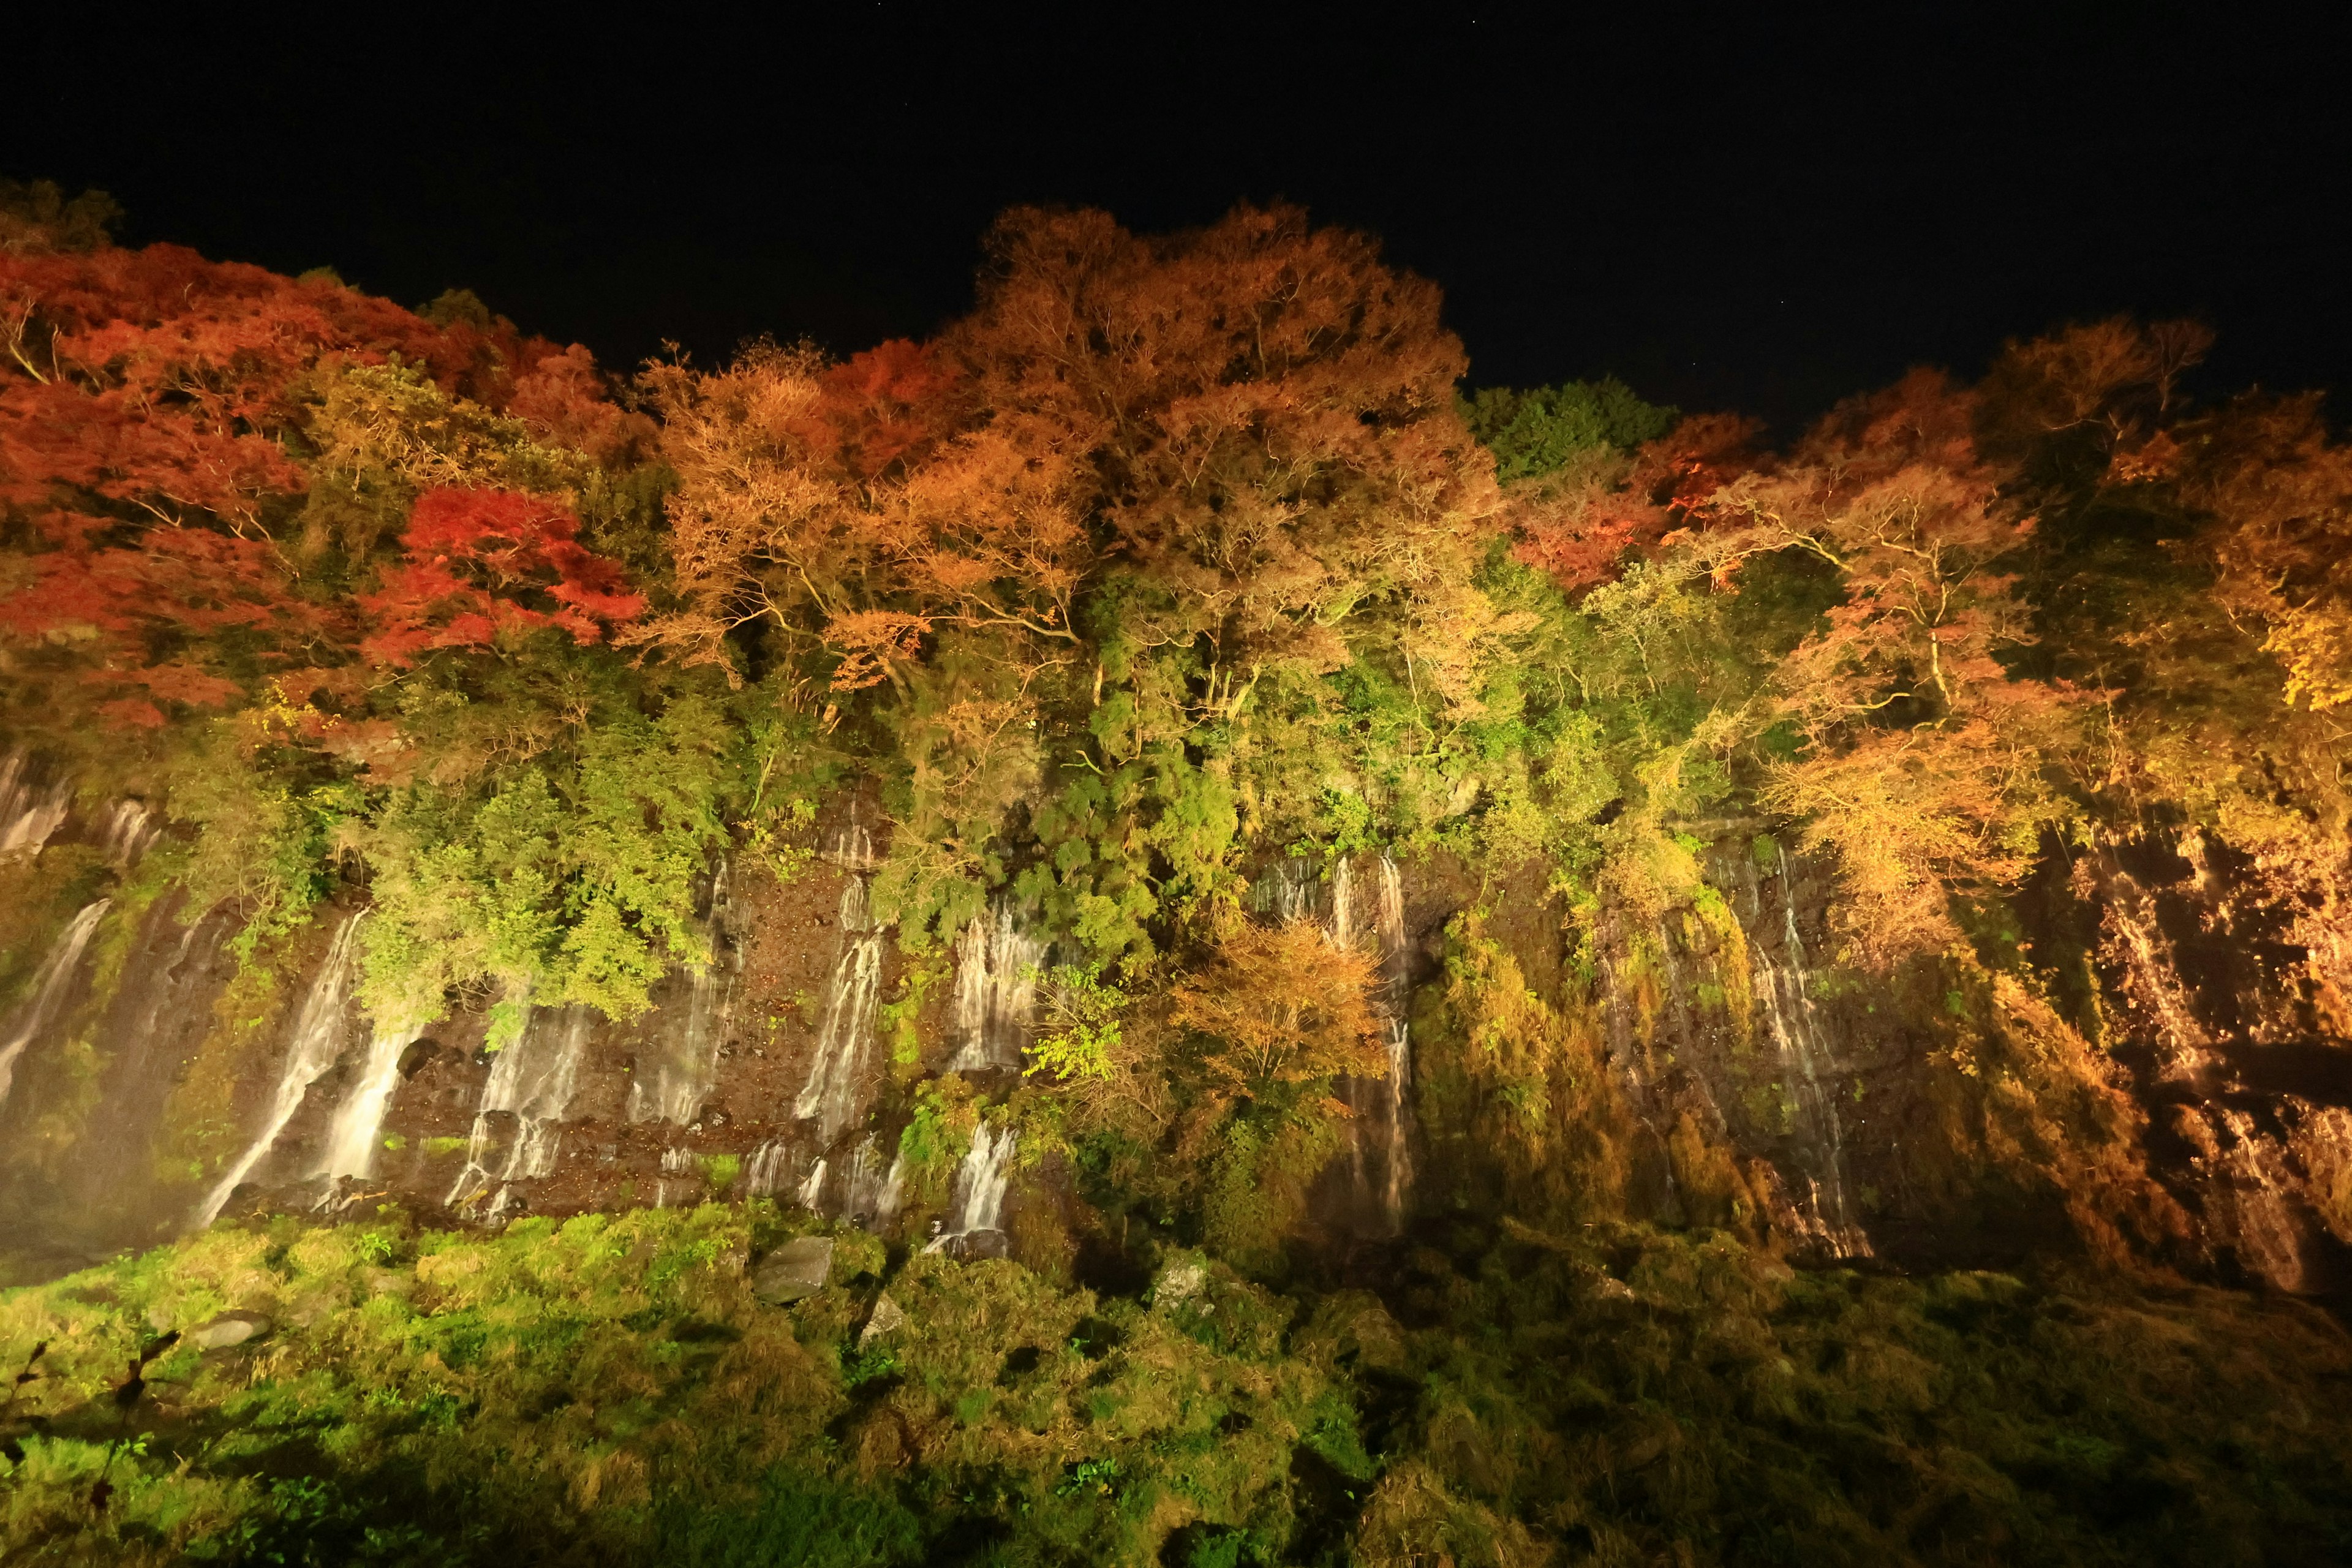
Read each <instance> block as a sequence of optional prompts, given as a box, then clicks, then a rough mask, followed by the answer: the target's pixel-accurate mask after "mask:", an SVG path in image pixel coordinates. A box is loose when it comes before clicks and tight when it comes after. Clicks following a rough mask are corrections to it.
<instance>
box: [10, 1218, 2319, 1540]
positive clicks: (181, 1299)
mask: <svg viewBox="0 0 2352 1568" xmlns="http://www.w3.org/2000/svg"><path fill="white" fill-rule="evenodd" d="M765 1212H767V1211H761V1213H765ZM772 1223H773V1222H772V1219H770V1218H761V1217H759V1215H755V1214H753V1213H750V1212H747V1211H744V1210H740V1209H731V1208H725V1207H720V1206H718V1205H709V1206H705V1207H703V1208H699V1209H686V1210H664V1211H649V1212H640V1213H636V1214H631V1215H618V1216H611V1215H583V1216H580V1217H578V1218H575V1219H572V1220H569V1221H566V1222H563V1223H562V1224H556V1223H553V1222H551V1221H547V1220H525V1221H521V1222H519V1223H517V1224H516V1225H514V1226H510V1227H509V1229H508V1230H507V1232H506V1233H505V1234H504V1235H502V1236H499V1237H473V1236H465V1235H457V1234H447V1233H436V1232H415V1231H409V1230H406V1229H404V1228H402V1227H400V1226H385V1225H376V1226H345V1227H313V1226H304V1225H302V1224H300V1223H299V1222H297V1221H294V1220H292V1219H284V1220H279V1221H277V1222H273V1224H272V1225H271V1226H270V1227H268V1228H267V1229H245V1228H239V1227H236V1226H219V1227H215V1229H214V1230H213V1231H211V1232H209V1233H207V1234H205V1235H204V1236H201V1237H193V1238H190V1239H189V1240H187V1241H185V1242H183V1243H180V1244H177V1245H175V1246H173V1247H166V1248H163V1249H159V1250H157V1251H155V1252H152V1253H149V1254H146V1255H144V1256H142V1257H139V1258H121V1259H119V1260H117V1261H115V1262H113V1263H110V1264H108V1265H106V1266H103V1267H102V1268H99V1269H95V1270H91V1271H89V1272H88V1273H85V1274H82V1275H79V1276H75V1277H73V1278H72V1279H67V1280H61V1281H59V1282H58V1283H57V1284H55V1285H51V1286H47V1287H42V1288H39V1289H25V1290H16V1291H10V1292H7V1293H6V1294H5V1295H0V1342H5V1347H13V1348H11V1349H9V1350H8V1354H9V1357H10V1364H16V1363H17V1362H18V1361H20V1360H21V1358H22V1355H23V1352H24V1350H25V1348H26V1347H28V1346H29V1345H30V1344H31V1343H32V1342H35V1341H37V1340H38V1341H41V1342H46V1343H47V1346H48V1349H47V1352H46V1355H45V1356H44V1357H43V1358H42V1360H41V1361H40V1362H39V1363H37V1370H38V1372H39V1373H40V1375H39V1376H37V1378H35V1379H34V1380H32V1381H31V1382H29V1383H27V1384H25V1385H23V1387H22V1389H21V1390H20V1392H19V1393H18V1395H17V1401H16V1405H14V1406H12V1408H11V1410H10V1411H9V1413H8V1414H7V1415H6V1416H5V1420H6V1422H7V1423H8V1424H9V1431H8V1433H7V1434H6V1435H7V1436H8V1437H9V1438H10V1439H11V1440H12V1442H13V1443H14V1444H15V1447H14V1448H12V1449H11V1450H10V1453H11V1456H12V1457H11V1458H9V1459H7V1460H0V1463H5V1464H7V1465H8V1467H9V1469H8V1485H7V1487H6V1488H5V1503H0V1550H5V1551H7V1552H9V1553H10V1554H11V1555H12V1556H16V1555H37V1556H40V1557H45V1558H47V1559H49V1560H57V1561H68V1562H101V1561H102V1562H109V1563H140V1564H148V1563H153V1564H158V1565H160V1564H161V1563H164V1562H167V1561H187V1562H200V1563H201V1562H257V1561H258V1562H268V1561H284V1562H289V1563H329V1562H332V1563H374V1562H383V1563H393V1562H416V1561H430V1562H435V1563H449V1564H463V1563H491V1562H496V1563H555V1562H571V1561H615V1562H663V1563H698V1564H700V1563H711V1564H719V1563H746V1564H748V1563H768V1562H774V1561H780V1560H789V1561H792V1562H794V1563H844V1564H846V1563H910V1564H911V1563H921V1562H927V1561H937V1560H940V1559H941V1558H942V1557H945V1556H948V1555H950V1553H951V1552H956V1551H960V1550H962V1549H963V1548H964V1547H968V1546H969V1545H970V1544H971V1542H973V1541H974V1540H975V1539H978V1540H983V1541H986V1542H990V1543H991V1544H990V1546H989V1550H990V1551H991V1552H992V1553H993V1560H995V1561H999V1562H1003V1563H1052V1562H1066V1561H1087V1562H1098V1563H1131V1564H1136V1565H1138V1568H1141V1565H1143V1564H1149V1563H1159V1562H1173V1563H1243V1562H1252V1561H1256V1562H1276V1561H1299V1560H1310V1561H1311V1560H1318V1559H1319V1558H1320V1557H1321V1556H1322V1554H1324V1553H1326V1552H1341V1553H1343V1554H1346V1555H1348V1556H1350V1557H1351V1558H1352V1559H1353V1560H1355V1561H1360V1562H1372V1563H1407V1562H1410V1561H1411V1560H1412V1557H1413V1556H1414V1555H1415V1554H1416V1553H1418V1554H1420V1555H1422V1556H1423V1558H1424V1559H1425V1558H1427V1557H1429V1556H1431V1555H1433V1554H1434V1553H1436V1552H1439V1551H1441V1550H1442V1551H1444V1552H1449V1553H1452V1554H1454V1555H1455V1557H1456V1560H1457V1561H1484V1562H1490V1563H1500V1562H1504V1561H1521V1560H1541V1558H1542V1557H1543V1556H1544V1554H1545V1553H1547V1552H1553V1553H1557V1552H1559V1551H1561V1550H1564V1549H1565V1548H1566V1547H1567V1546H1568V1545H1570V1543H1591V1546H1592V1547H1593V1548H1594V1549H1595V1550H1598V1551H1601V1552H1609V1553H1613V1554H1615V1555H1617V1556H1618V1557H1620V1558H1622V1559H1625V1560H1630V1561H1646V1560H1654V1559H1658V1558H1665V1559H1668V1560H1680V1561H1688V1562H1695V1563H1718V1562H1721V1563H1729V1562H1754V1561H1759V1560H1760V1561H1776V1560H1801V1561H1812V1562H1823V1563H1878V1562H1884V1561H1887V1560H1890V1559H1899V1560H1905V1561H1916V1562H1923V1563H1978V1562H1985V1561H1996V1560H2000V1559H2002V1558H2004V1557H2007V1556H2009V1555H2011V1554H2013V1552H2023V1553H2024V1554H2027V1555H2030V1556H2031V1557H2032V1558H2033V1559H2034V1560H2036V1561H2043V1562H2065V1563H2144V1562H2181V1563H2187V1562H2197V1561H2210V1560H2212V1559H2213V1557H2215V1556H2216V1555H2220V1556H2223V1557H2227V1556H2228V1555H2229V1554H2230V1553H2231V1552H2246V1553H2250V1554H2252V1557H2253V1558H2254V1559H2256V1560H2278V1559H2282V1558H2293V1557H2296V1556H2301V1557H2304V1558H2305V1559H2313V1560H2327V1559H2330V1558H2333V1557H2336V1556H2339V1555H2341V1554H2342V1551H2343V1549H2344V1547H2345V1546H2346V1545H2347V1542H2352V1479H2347V1473H2346V1470H2345V1467H2344V1462H2343V1459H2342V1453H2343V1451H2344V1447H2345V1443H2346V1439H2347V1432H2346V1431H2345V1421H2346V1417H2345V1415H2344V1413H2343V1412H2342V1411H2341V1410H2340V1409H2339V1408H2337V1406H2336V1404H2333V1403H2330V1402H2329V1400H2328V1399H2327V1397H2326V1389H2327V1388H2328V1387H2329V1386H2331V1385H2332V1384H2333V1382H2334V1381H2335V1380H2336V1379H2339V1378H2341V1377H2342V1376H2344V1375H2346V1373H2347V1371H2352V1359H2347V1351H2346V1349H2345V1347H2344V1345H2343V1343H2342V1336H2341V1335H2340V1334H2337V1333H2336V1332H2334V1331H2332V1330H2330V1329H2328V1328H2327V1327H2326V1326H2325V1325H2324V1324H2322V1323H2320V1322H2318V1321H2315V1320H2313V1319H2311V1318H2310V1317H2309V1316H2308V1315H2307V1314H2305V1313H2303V1312H2301V1311H2299V1310H2296V1309H2294V1307H2293V1306H2292V1305H2291V1304H2287V1303H2282V1302H2274V1301H2273V1302H2265V1301H2263V1300H2257V1299H2254V1298H2250V1297H2246V1296H2242V1295H2231V1294H2225V1293H2222V1292H2217V1291H2208V1290H2194V1289H2177V1288H2176V1289H2169V1290H2167V1291H2164V1292H2162V1293H2159V1294H2154V1295H2143V1294H2139V1293H2137V1292H2134V1291H2132V1290H2130V1289H2127V1288H2124V1287H2120V1286H2106V1287H2100V1288H2092V1287H2088V1286H2084V1285H2080V1284H2066V1283H2061V1282H2057V1281H2034V1280H2031V1279H2021V1278H2016V1277H2011V1276H2005V1275H2000V1274H1983V1273H1958V1274H1947V1275H1937V1276H1930V1277H1925V1278H1918V1279H1910V1278H1904V1277H1899V1276H1888V1275H1859V1274H1853V1273H1847V1272H1831V1273H1823V1274H1817V1275H1799V1274H1795V1273H1792V1272H1791V1271H1790V1270H1789V1269H1788V1268H1785V1267H1784V1266H1782V1265H1781V1264H1780V1263H1779V1262H1777V1261H1776V1260H1774V1259H1773V1258H1771V1257H1769V1255H1768V1254H1765V1253H1761V1252H1757V1251H1752V1250H1749V1249H1748V1248H1745V1247H1740V1246H1739V1245H1738V1244H1737V1243H1734V1242H1732V1241H1730V1240H1729V1239H1727V1238H1726V1237H1721V1236H1708V1235H1705V1234H1701V1235H1696V1236H1691V1237H1670V1236H1664V1235H1660V1234H1658V1233H1655V1232H1653V1231H1649V1230H1645V1229H1642V1228H1639V1227H1625V1226H1606V1225H1603V1226H1594V1227H1585V1228H1578V1229H1576V1230H1575V1232H1574V1238H1573V1239H1570V1238H1569V1237H1560V1236H1555V1235H1552V1234H1549V1233H1547V1232H1544V1231H1541V1230H1537V1229H1532V1228H1530V1227H1528V1226H1524V1225H1519V1224H1516V1223H1508V1222H1507V1223H1506V1224H1505V1225H1504V1226H1502V1228H1501V1229H1500V1230H1499V1231H1498V1232H1496V1233H1492V1234H1489V1235H1487V1236H1486V1237H1484V1238H1483V1239H1482V1238H1478V1237H1472V1236H1468V1235H1465V1236H1464V1237H1462V1238H1461V1241H1460V1245H1459V1247H1458V1248H1457V1250H1455V1251H1454V1252H1452V1253H1448V1252H1445V1251H1441V1250H1435V1249H1431V1248H1427V1247H1423V1248H1420V1249H1418V1250H1414V1251H1412V1252H1410V1253H1408V1254H1405V1255H1402V1257H1401V1258H1400V1259H1399V1261H1398V1263H1397V1264H1396V1266H1395V1267H1394V1268H1392V1269H1391V1270H1390V1271H1388V1272H1387V1274H1386V1275H1385V1276H1384V1277H1383V1279H1382V1280H1381V1291H1380V1293H1379V1294H1378V1295H1374V1294H1372V1293H1370V1292H1364V1291H1351V1292H1340V1293H1337V1294H1332V1295H1319V1296H1316V1297H1314V1298H1312V1299H1311V1300H1307V1301H1303V1302H1302V1301H1294V1300H1290V1299H1287V1298H1285V1297H1283V1296H1280V1295H1277V1294H1276V1293H1274V1292H1272V1291H1269V1290H1267V1289H1265V1288H1264V1287H1261V1286H1254V1285H1251V1284H1249V1283H1247V1282H1246V1281H1244V1280H1242V1279H1237V1278H1235V1277H1234V1275H1233V1274H1232V1273H1231V1271H1230V1270H1228V1269H1225V1268H1222V1267H1220V1266H1218V1265H1216V1264H1214V1263H1213V1262H1203V1261H1202V1260H1201V1259H1200V1258H1199V1255H1197V1254H1179V1253H1171V1255H1170V1256H1169V1258H1167V1259H1166V1263H1167V1266H1168V1267H1169V1268H1171V1269H1172V1268H1178V1267H1180V1266H1181V1267H1185V1268H1189V1269H1190V1270H1192V1275H1191V1282H1190V1285H1189V1288H1187V1289H1176V1290H1171V1293H1170V1294H1169V1299H1168V1300H1160V1301H1157V1302H1155V1303H1154V1304H1153V1305H1151V1306H1150V1307H1146V1306H1143V1305H1142V1304H1140V1303H1138V1302H1136V1301H1133V1300H1118V1299H1108V1298H1101V1297H1097V1296H1095V1295H1094V1294H1092V1293H1091V1292H1087V1291H1083V1290H1067V1289H1057V1288H1055V1287H1053V1286H1051V1285H1048V1284H1046V1283H1045V1281H1043V1280H1041V1279H1038V1278H1037V1277H1036V1276H1034V1275H1033V1274H1030V1273H1029V1272H1028V1271H1027V1270H1025V1269H1023V1268H1020V1267H1019V1266H1018V1265H1015V1264H1012V1263H1007V1262H1003V1261H993V1262H981V1263H974V1264H968V1265H966V1264H956V1263H952V1262H950V1261H948V1260H946V1259H944V1258H936V1257H918V1258H912V1259H909V1260H908V1262H907V1263H906V1265H905V1266H904V1267H903V1268H899V1269H898V1271H897V1272H896V1273H895V1274H894V1275H893V1276H892V1278H891V1279H890V1281H889V1289H890V1292H891V1295H892V1298H893V1300H896V1301H897V1302H898V1304H899V1305H900V1306H901V1307H902V1308H903V1309H904V1311H905V1313H906V1321H905V1322H904V1323H903V1324H901V1325H900V1326H899V1327H898V1328H896V1329H894V1330H892V1331H889V1334H888V1336H887V1338H885V1339H882V1340H880V1341H877V1342H874V1343H872V1344H869V1345H867V1346H866V1348H864V1349H861V1350H857V1351H855V1352H846V1351H844V1350H843V1349H842V1347H843V1346H844V1345H845V1342H847V1341H848V1340H849V1339H850V1338H852V1337H854V1335H855V1334H856V1328H857V1325H858V1324H859V1323H860V1322H861V1321H863V1320H864V1318H865V1317H866V1304H865V1302H864V1300H862V1299H860V1298H859V1297H858V1296H857V1295H856V1292H855V1291H854V1290H852V1289H846V1288H844V1287H835V1288H832V1289H827V1290H826V1291H824V1292H822V1293H820V1294H819V1295H818V1296H816V1297H814V1298H812V1299H810V1300H807V1301H804V1302H803V1303H801V1304H800V1305H798V1306H795V1307H793V1308H791V1309H776V1308H772V1307H765V1306H762V1305H761V1304H760V1303H759V1302H758V1301H756V1300H754V1299H753V1298H752V1295H751V1287H750V1280H749V1279H748V1278H747V1271H746V1268H745V1262H746V1258H747V1256H748V1253H749V1248H750V1245H751V1236H752V1232H753V1230H754V1228H755V1226H772ZM772 1239H775V1238H774V1237H772ZM1171 1278H1172V1276H1171ZM230 1307H238V1308H245V1309H248V1310H261V1311H263V1312H265V1313H267V1314H268V1315H269V1316H270V1317H271V1318H272V1319H273V1321H275V1322H276V1324H277V1325H278V1326H277V1327H276V1328H275V1330H274V1331H272V1332H271V1334H270V1335H269V1336H268V1337H267V1338H266V1339H264V1340H261V1341H257V1342H254V1343H253V1344H252V1345H251V1346H249V1347H242V1348H239V1349H236V1350H231V1351H225V1352H197V1351H196V1350H194V1348H193V1347H188V1346H185V1345H183V1346H182V1347H179V1348H176V1349H173V1350H170V1351H168V1352H164V1353H163V1354H162V1355H161V1356H160V1357H159V1358H158V1359H156V1360H154V1361H153V1362H152V1363H150V1366H149V1368H148V1373H147V1376H148V1378H149V1384H148V1385H147V1386H148V1388H149V1389H151V1390H153V1391H156V1393H161V1391H163V1390H169V1394H168V1397H163V1398H160V1399H159V1398H158V1397H156V1395H155V1394H150V1393H134V1394H133V1395H132V1397H131V1400H130V1401H129V1402H128V1403H124V1402H121V1401H118V1399H117V1397H116V1394H115V1391H116V1388H117V1385H118V1384H120V1383H121V1375H122V1373H121V1369H122V1365H123V1362H124V1360H125V1359H126V1357H127V1356H128V1355H130V1354H132V1353H135V1352H136V1348H137V1347H139V1346H141V1345H142V1344H150V1343H152V1341H153V1338H154V1334H155V1331H154V1330H153V1329H152V1327H151V1326H150V1325H151V1324H152V1323H168V1324H172V1325H174V1326H180V1325H186V1324H191V1323H194V1322H198V1321H203V1320H204V1319H205V1318H207V1317H209V1316H211V1315H213V1314H215V1313H217V1312H219V1311H221V1310H224V1309H225V1308H230ZM1406 1324H1411V1325H1412V1327H1409V1328H1408V1327H1406V1326H1405V1325H1406ZM19 1454H20V1455H21V1458H17V1457H15V1456H16V1455H19ZM101 1474H104V1475H105V1476H106V1477H107V1478H108V1479H110V1482H111V1485H112V1488H113V1490H112V1495H111V1497H110V1501H109V1504H108V1506H107V1507H106V1508H105V1509H104V1510H94V1509H92V1508H91V1507H90V1506H89V1492H90V1489H91V1487H92V1484H93V1483H94V1482H95V1481H96V1480H97V1479H98V1478H99V1477H100V1475H101ZM2152 1500H2160V1502H2161V1506H2153V1505H2152ZM1926 1519H1932V1520H1933V1521H1935V1522H1934V1524H1933V1526H1932V1527H1923V1525H1922V1523H1921V1521H1923V1520H1926ZM1180 1526H1181V1528H1179V1527H1180Z"/></svg>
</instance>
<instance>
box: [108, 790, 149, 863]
mask: <svg viewBox="0 0 2352 1568" xmlns="http://www.w3.org/2000/svg"><path fill="white" fill-rule="evenodd" d="M162 831H163V828H162V826H161V825H160V824H159V823H157V822H156V820H155V814H154V813H153V812H152V811H151V810H149V809H148V806H147V803H146V802H145V801H141V800H131V799H128V798H126V799H122V800H118V801H116V802H115V803H114V805H112V806H110V807H109V808H108V810H107V814H106V838H105V847H106V858H107V859H108V860H109V861H110V862H111V863H112V864H114V865H116V866H125V867H127V866H130V865H131V864H133V863H135V862H136V861H137V860H138V858H139V857H141V856H142V855H144V854H145V853H147V847H148V846H149V845H151V844H152V843H154V842H155V836H156V835H157V834H158V833H160V832H162Z"/></svg>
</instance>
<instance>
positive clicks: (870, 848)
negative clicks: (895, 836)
mask: <svg viewBox="0 0 2352 1568" xmlns="http://www.w3.org/2000/svg"><path fill="white" fill-rule="evenodd" d="M824 859H826V860H828V861H830V862H832V863H833V864H834V865H835V866H838V867H840V868H842V869H843V870H845V871H848V872H851V873H852V874H857V873H862V872H866V871H871V870H872V869H874V868H875V867H877V866H878V865H880V864H881V863H882V861H881V858H880V857H879V856H877V855H876V854H875V853H874V835H873V834H871V833H869V832H867V831H866V824H865V821H864V820H863V814H862V813H861V812H860V810H859V809H858V805H857V802H856V800H855V799H853V800H851V801H850V803H849V819H848V820H847V821H845V822H844V823H843V824H842V825H841V828H840V830H839V831H838V832H836V833H835V834H834V836H833V842H832V843H831V844H829V845H827V846H826V847H825V849H824Z"/></svg>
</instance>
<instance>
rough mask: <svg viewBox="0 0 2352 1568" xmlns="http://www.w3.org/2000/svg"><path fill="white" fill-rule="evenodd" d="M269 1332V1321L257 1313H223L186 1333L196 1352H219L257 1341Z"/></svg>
mask: <svg viewBox="0 0 2352 1568" xmlns="http://www.w3.org/2000/svg"><path fill="white" fill-rule="evenodd" d="M268 1331H269V1320H268V1318H265V1317H263V1316H262V1315H261V1314H260V1313H258V1312H223V1313H222V1314H221V1315H220V1316H219V1317H217V1318H215V1319H213V1320H212V1321H209V1322H204V1323H198V1324H197V1325H196V1326H195V1327H194V1328H193V1329H190V1330H189V1331H188V1342H189V1343H190V1344H192V1345H194V1346H195V1347H196V1348H197V1349H198V1350H206V1351H220V1350H226V1349H228V1347H229V1346H231V1345H241V1344H243V1343H245V1342H246V1341H247V1340H255V1339H259V1338H260V1337H261V1336H262V1335H264V1334H266V1333H268Z"/></svg>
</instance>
